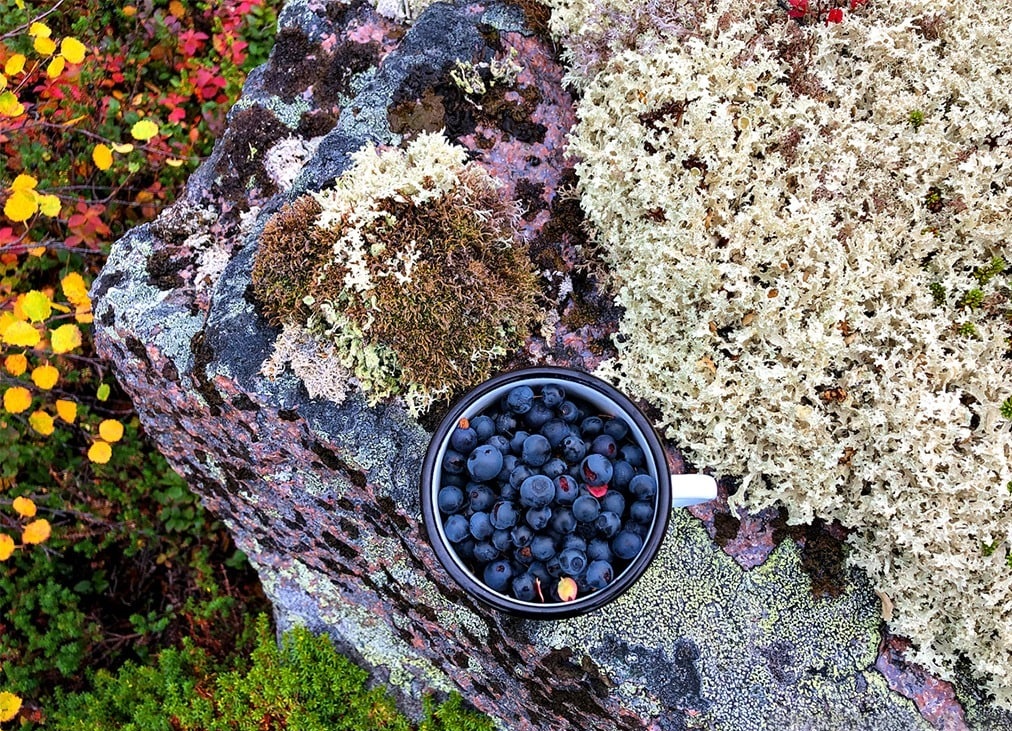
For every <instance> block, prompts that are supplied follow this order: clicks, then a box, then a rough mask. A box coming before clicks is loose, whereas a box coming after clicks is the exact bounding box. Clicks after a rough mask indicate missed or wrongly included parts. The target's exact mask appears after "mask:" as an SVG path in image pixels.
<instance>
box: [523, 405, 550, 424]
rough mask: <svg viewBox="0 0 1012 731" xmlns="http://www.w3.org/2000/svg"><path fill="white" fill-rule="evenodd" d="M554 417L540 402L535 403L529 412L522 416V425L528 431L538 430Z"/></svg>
mask: <svg viewBox="0 0 1012 731" xmlns="http://www.w3.org/2000/svg"><path fill="white" fill-rule="evenodd" d="M553 416H555V412H553V411H552V410H551V409H550V408H548V407H547V406H545V404H544V402H542V401H535V402H534V405H533V406H532V407H531V410H530V411H528V412H527V413H526V414H524V424H525V425H526V426H527V428H528V429H540V428H541V426H542V425H543V424H544V423H545V422H546V421H548V420H549V419H551V418H552V417H553Z"/></svg>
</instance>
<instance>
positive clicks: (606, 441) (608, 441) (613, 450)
mask: <svg viewBox="0 0 1012 731" xmlns="http://www.w3.org/2000/svg"><path fill="white" fill-rule="evenodd" d="M590 451H591V452H592V453H594V454H600V455H603V456H605V457H607V458H608V459H615V456H616V455H617V454H618V444H616V443H615V440H614V439H613V438H612V437H611V435H610V434H599V435H598V436H596V437H594V441H593V442H591V443H590Z"/></svg>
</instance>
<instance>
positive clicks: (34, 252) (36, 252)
mask: <svg viewBox="0 0 1012 731" xmlns="http://www.w3.org/2000/svg"><path fill="white" fill-rule="evenodd" d="M45 253H46V247H45V246H35V247H33V248H31V249H29V250H28V255H29V256H34V257H36V258H39V257H41V256H42V255H43V254H45Z"/></svg>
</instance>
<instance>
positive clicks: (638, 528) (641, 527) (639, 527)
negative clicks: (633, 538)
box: [625, 521, 650, 538]
mask: <svg viewBox="0 0 1012 731" xmlns="http://www.w3.org/2000/svg"><path fill="white" fill-rule="evenodd" d="M625 530H627V531H629V532H630V533H635V534H636V535H638V536H639V537H640V538H646V537H647V533H649V532H650V526H649V525H647V524H646V523H635V522H633V521H629V522H628V523H626V524H625Z"/></svg>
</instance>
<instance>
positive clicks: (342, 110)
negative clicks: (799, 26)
mask: <svg viewBox="0 0 1012 731" xmlns="http://www.w3.org/2000/svg"><path fill="white" fill-rule="evenodd" d="M525 7H527V8H528V10H530V9H531V8H532V7H533V5H532V4H530V3H526V4H525ZM544 20H545V19H544V17H537V18H535V17H529V18H525V15H524V13H523V12H522V11H521V10H520V8H519V7H517V6H513V5H505V4H498V3H488V4H478V3H471V4H465V3H459V4H456V5H448V4H443V3H434V4H432V5H430V6H429V7H428V8H427V9H426V10H425V12H424V13H422V14H421V15H420V16H419V17H418V18H417V20H416V21H415V22H414V23H413V24H412V25H411V26H410V27H405V26H402V25H398V24H396V23H394V22H392V21H390V20H388V19H386V18H385V17H383V16H381V15H379V14H377V13H376V12H375V11H374V10H373V9H372V8H371V7H370V6H368V5H366V4H362V3H353V4H349V5H343V4H339V3H334V2H332V3H326V4H325V3H321V2H312V1H310V0H305V1H302V0H297V1H295V2H292V3H290V4H289V5H288V6H287V7H286V8H285V10H284V11H283V13H282V14H281V21H280V26H281V27H280V31H279V35H278V41H277V46H276V48H275V51H274V54H273V56H272V59H271V61H270V63H268V64H267V65H266V66H265V67H264V68H261V69H259V70H258V71H257V72H255V73H253V74H252V75H251V76H250V78H249V81H248V82H247V86H246V89H245V92H244V95H243V97H242V99H241V100H240V101H239V103H238V104H237V105H236V107H235V109H234V110H233V111H232V113H231V114H230V117H229V124H228V129H227V131H226V133H225V134H224V136H223V137H222V139H221V140H219V142H218V144H217V146H216V148H215V151H214V153H213V154H212V156H211V158H210V159H209V160H208V161H207V162H206V163H204V165H202V166H201V168H200V169H199V170H198V171H197V172H196V173H195V174H194V175H193V177H192V178H191V181H190V184H189V186H188V188H187V190H186V193H185V195H184V196H183V198H182V199H181V200H180V201H179V202H177V203H176V204H175V205H174V206H172V207H171V208H169V209H168V210H166V211H165V212H164V213H163V214H162V215H161V216H160V217H159V219H158V220H157V221H156V222H154V223H153V224H151V225H148V226H142V227H139V228H137V229H135V230H134V231H132V232H130V233H129V234H128V235H127V236H126V237H124V238H123V239H122V240H121V241H119V242H118V243H117V244H116V245H115V247H114V248H113V251H112V253H111V255H110V257H109V260H108V262H107V264H106V267H105V269H104V271H103V273H102V275H101V277H100V278H99V279H98V280H97V281H96V283H95V286H94V290H93V295H94V298H95V302H96V305H95V310H96V343H97V346H98V348H99V351H100V352H101V353H102V354H103V355H104V356H105V357H107V358H109V359H110V360H111V361H113V363H114V364H115V367H116V371H117V373H118V375H119V378H120V381H121V382H122V383H123V385H124V386H125V387H126V388H127V389H128V390H129V392H130V393H131V395H132V397H133V398H134V402H135V405H136V407H137V410H138V413H139V414H140V417H141V419H142V421H143V423H144V426H145V428H146V430H147V432H148V433H149V434H150V435H151V436H152V438H153V439H155V440H156V442H157V443H158V446H159V447H160V449H161V450H162V451H163V452H164V453H165V454H166V456H167V457H168V458H169V460H170V461H171V463H172V465H173V466H174V467H175V468H176V469H177V470H178V471H179V472H180V473H181V474H183V475H184V476H185V477H186V478H187V479H188V481H189V482H190V484H191V486H192V487H193V489H194V490H196V491H197V492H198V493H199V494H200V495H201V496H202V498H203V500H204V502H205V503H206V504H207V505H208V507H210V508H211V509H212V510H214V511H215V512H216V514H217V515H219V516H220V517H221V519H222V520H223V521H224V522H225V523H226V524H227V525H228V526H229V528H230V529H231V531H232V533H233V534H234V536H235V539H236V542H237V544H238V545H239V547H240V548H241V549H242V550H243V551H245V552H246V553H247V555H249V557H250V559H251V561H252V562H253V563H254V564H255V565H256V567H257V568H258V570H259V571H260V575H261V578H262V580H263V583H264V586H265V589H266V591H267V593H268V595H269V596H270V598H271V599H272V601H273V602H274V606H275V610H276V614H277V619H278V622H279V625H280V627H281V628H282V629H284V628H286V627H288V626H290V625H292V624H295V623H300V624H306V625H308V626H310V627H311V628H312V629H313V630H316V631H320V632H326V633H328V634H329V635H331V636H332V637H333V638H334V640H335V641H336V642H337V643H338V645H339V647H340V648H341V649H342V650H343V651H345V652H347V653H349V654H350V655H351V656H353V657H354V658H356V659H357V660H358V661H359V662H361V663H362V664H363V665H364V666H366V667H368V668H369V669H371V670H372V671H373V672H374V673H375V675H376V677H377V679H379V680H381V681H385V682H389V683H390V684H391V685H392V686H393V688H394V690H395V691H396V693H397V694H398V697H399V698H400V699H401V701H402V702H403V704H404V705H405V707H406V708H409V709H411V708H414V709H415V710H417V709H418V707H419V706H418V702H419V698H420V697H421V696H422V695H423V694H426V693H430V692H435V693H446V692H449V691H453V690H459V691H461V692H462V693H463V695H464V696H465V698H467V699H468V701H470V702H471V703H473V704H474V705H475V706H476V707H477V708H479V709H480V710H482V711H484V712H486V713H489V714H490V715H492V716H493V717H494V718H495V719H496V720H497V722H498V723H499V725H500V726H501V727H502V728H506V729H515V730H523V729H546V730H547V729H553V730H556V729H559V730H565V729H584V728H594V729H642V728H652V729H682V728H690V727H692V728H712V729H735V730H737V729H767V728H769V729H774V728H775V729H807V728H820V729H824V728H869V729H872V728H873V729H904V730H906V729H914V728H928V727H929V723H928V721H926V720H925V719H924V717H922V716H921V715H920V714H919V713H918V707H917V706H916V705H915V703H914V702H911V701H910V700H909V698H911V697H913V698H915V701H916V698H917V694H918V693H921V692H922V691H921V690H919V688H921V687H922V686H923V683H921V684H920V685H918V682H917V679H916V678H912V676H911V674H910V673H909V672H907V671H906V670H905V669H904V668H903V667H901V662H900V661H898V660H896V659H895V657H894V656H897V653H898V652H899V651H898V650H897V646H894V645H890V646H889V648H888V653H889V657H888V658H886V659H885V660H883V655H882V654H881V653H880V652H879V644H880V642H881V640H882V638H881V635H880V603H879V600H878V598H877V597H876V595H875V594H874V593H873V592H872V591H871V589H870V587H869V585H868V583H867V581H866V580H865V579H864V578H862V576H861V575H860V574H857V573H854V574H850V575H848V574H846V573H845V572H842V573H833V572H832V571H830V568H831V567H829V566H822V564H825V563H827V561H828V562H830V563H834V564H835V565H837V568H838V566H839V550H840V549H839V536H838V535H835V536H834V535H833V534H832V531H829V532H826V531H821V532H820V531H817V530H814V529H813V531H812V532H811V533H810V534H804V535H802V534H794V533H790V531H789V530H788V529H787V528H786V524H785V523H784V521H783V520H782V519H778V518H777V517H776V516H772V515H771V516H766V517H761V518H759V519H756V520H751V519H749V518H747V517H745V518H743V519H740V520H739V518H733V517H730V514H729V513H728V509H727V506H726V502H722V503H720V504H718V505H715V506H709V507H707V508H706V509H703V510H700V511H697V515H698V516H699V517H693V516H692V515H690V514H689V513H688V512H685V511H679V512H678V513H677V514H676V515H674V517H673V520H672V521H671V525H670V529H669V535H668V536H667V538H666V541H665V543H664V546H663V549H662V551H661V553H660V555H659V556H658V557H657V559H656V561H655V562H654V564H653V565H652V567H651V568H650V569H649V571H648V572H647V573H646V574H645V575H644V577H643V578H642V579H641V580H640V581H639V582H638V584H637V585H636V586H635V588H634V589H633V590H632V591H630V592H629V593H628V594H627V595H626V596H624V597H622V598H621V599H619V600H618V601H616V602H614V603H613V604H612V605H610V606H608V607H607V608H605V609H603V610H600V611H598V612H596V613H594V614H591V615H587V616H584V617H581V618H576V619H571V620H566V621H561V622H553V623H543V624H538V623H533V622H529V621H521V620H518V619H515V618H512V617H508V616H503V615H499V614H496V613H493V612H491V611H489V610H487V609H485V608H484V607H482V606H481V605H479V604H477V603H476V602H475V601H474V600H473V599H471V598H470V597H468V596H467V595H465V594H463V593H462V592H461V591H460V590H459V589H458V588H457V586H456V585H455V584H454V583H453V582H452V581H451V580H450V578H449V577H448V575H447V574H446V573H445V572H444V571H443V570H442V568H441V567H440V565H439V564H438V562H437V560H436V558H435V556H434V554H433V552H432V551H431V550H430V548H429V546H428V543H427V540H426V536H425V535H424V534H423V532H422V529H421V521H420V516H419V498H418V486H417V485H418V477H419V469H420V465H421V460H422V456H423V453H424V450H425V448H426V446H427V442H428V438H429V432H428V431H427V425H430V424H431V423H432V422H433V421H434V420H435V419H438V418H439V416H440V415H441V414H440V408H441V407H440V406H439V405H438V404H437V405H436V406H434V407H433V408H432V410H431V412H430V413H428V414H425V415H423V417H422V418H421V420H416V419H414V418H412V417H411V416H409V414H408V412H407V410H406V409H405V405H404V402H403V401H402V400H399V398H397V397H393V398H389V399H384V400H380V401H379V402H378V403H376V404H375V405H369V402H368V400H367V398H366V397H365V396H364V395H363V393H362V391H361V389H360V388H359V387H358V386H357V385H356V383H355V381H354V380H353V379H351V378H350V377H349V375H348V372H347V371H344V370H342V368H341V366H340V365H339V364H338V363H337V360H338V359H337V354H336V353H335V350H334V348H335V346H334V344H333V342H330V343H328V342H322V341H318V340H315V339H314V338H313V337H312V336H311V334H308V333H306V332H305V331H304V330H299V329H297V328H292V327H291V326H285V327H284V328H280V327H278V326H277V324H272V323H271V322H270V321H269V318H268V317H267V316H266V313H265V312H264V311H263V309H262V303H258V301H257V298H256V296H255V294H254V287H253V281H252V274H253V268H254V260H255V258H256V255H257V252H258V251H259V249H260V247H261V246H262V245H263V243H264V240H265V239H266V238H269V237H271V236H277V235H279V227H280V226H288V225H295V226H297V225H300V221H302V220H303V219H306V218H308V217H312V216H315V215H317V213H318V211H317V208H321V207H320V206H319V204H318V203H317V204H315V206H314V203H311V202H310V201H315V200H316V199H314V198H312V197H306V194H312V193H319V192H320V191H322V190H325V189H327V188H332V187H333V186H334V184H335V181H337V180H338V179H339V178H340V177H341V175H342V174H343V173H344V172H345V171H347V170H348V169H349V168H350V166H351V165H352V155H353V154H354V153H356V152H357V151H359V150H361V149H363V148H364V147H366V146H367V145H375V146H379V147H380V148H384V149H392V148H394V147H406V146H407V143H408V142H410V140H412V139H416V138H418V136H419V135H421V134H423V133H436V132H440V131H442V133H443V134H444V135H445V136H446V138H447V139H448V140H449V141H450V142H452V143H453V144H455V145H459V146H461V147H463V148H464V149H465V150H467V155H468V159H469V160H470V162H469V163H468V164H469V165H471V164H473V165H478V166H480V167H481V168H482V169H483V170H484V171H485V173H486V174H487V175H489V176H491V178H494V179H495V180H497V181H498V183H499V185H500V188H499V190H500V191H501V193H502V195H504V196H506V197H507V198H508V199H509V200H512V201H515V203H516V204H517V206H518V207H519V212H520V218H519V221H518V223H517V225H518V227H519V229H521V230H522V231H523V235H524V237H525V238H526V242H527V255H528V256H529V258H530V261H531V263H532V265H533V269H534V271H535V272H536V274H537V280H538V286H539V288H540V290H541V294H540V298H541V299H540V301H541V303H542V305H541V306H542V308H543V312H542V313H541V314H542V321H541V324H540V325H539V326H538V328H537V329H536V330H535V331H532V332H529V333H527V334H526V335H527V336H526V339H525V340H524V342H523V345H522V347H519V348H516V349H514V350H513V351H512V352H510V353H508V354H507V355H506V356H504V357H500V358H498V359H496V360H494V361H490V363H491V365H493V366H494V368H496V369H506V368H510V367H515V366H519V365H529V364H544V363H551V364H560V365H568V366H572V367H576V368H581V369H584V370H588V371H591V370H594V369H595V368H596V367H597V365H598V364H599V363H600V362H601V360H602V359H604V358H606V357H609V356H611V355H613V354H614V351H613V349H612V345H611V342H610V339H609V336H610V335H611V334H612V333H613V332H614V331H615V329H616V323H617V320H618V316H619V313H618V310H617V309H616V308H615V307H614V305H613V304H612V302H611V300H610V299H609V297H608V295H607V294H606V293H605V292H604V291H603V290H602V287H601V281H602V279H603V277H604V276H605V274H604V273H603V272H602V270H601V265H600V264H599V263H596V262H594V261H593V260H592V259H591V258H590V255H589V254H588V251H589V250H590V249H589V247H587V246H586V242H585V240H584V239H583V236H582V227H581V221H582V219H581V215H580V211H579V206H578V204H577V203H576V202H575V201H574V200H573V199H572V197H571V196H570V195H569V194H568V191H571V190H572V189H573V185H574V182H575V178H574V175H573V171H572V164H573V163H572V162H571V161H569V160H567V159H566V158H565V157H564V148H565V136H566V134H567V132H568V130H569V129H570V128H571V127H572V125H573V123H574V117H573V100H572V99H571V98H570V95H569V93H568V92H567V91H566V89H565V87H564V85H563V83H562V75H563V69H562V67H561V66H560V64H559V63H558V61H557V59H556V57H555V56H554V55H553V50H552V44H551V42H550V41H549V40H548V39H547V38H545V37H543V36H540V35H538V33H537V32H535V30H534V29H535V28H541V27H543V24H544ZM493 80H495V81H496V83H491V82H492V81H493ZM299 201H301V203H299ZM285 206H289V207H288V208H286V207H285ZM321 210H322V208H321ZM270 221H273V222H274V223H273V224H268V222H270ZM272 226H273V228H272ZM300 242H301V243H300ZM295 243H296V244H298V245H305V246H311V245H312V241H311V238H310V237H306V238H305V239H297V240H295ZM296 269H297V268H296ZM293 271H294V270H293ZM295 274H298V272H297V271H296V272H295ZM300 276H301V275H300ZM331 360H333V361H334V369H333V370H332V371H327V370H326V369H320V368H318V367H317V366H318V364H319V362H321V361H322V362H323V363H329V362H331ZM670 458H671V463H672V465H673V467H674V468H675V469H681V459H680V457H679V455H678V452H677V451H676V450H675V449H674V447H672V448H671V450H670ZM725 497H726V496H725ZM750 521H751V522H750ZM750 526H751V527H755V528H756V529H755V530H754V531H753V532H752V535H755V536H759V537H760V538H761V539H762V540H752V541H751V545H752V549H747V546H748V545H749V544H750V541H749V539H748V538H747V537H746V532H747V530H748V529H750ZM833 541H836V543H835V544H834V543H833ZM834 545H835V546H836V549H834V548H833V546H834ZM722 547H723V548H722ZM743 547H746V548H743ZM745 554H748V557H747V558H743V556H744V555H745ZM820 566H821V568H820ZM819 571H822V573H821V574H819ZM813 576H815V578H813ZM827 576H828V577H829V579H827V578H826V577H827ZM813 582H814V583H813ZM824 583H825V584H827V585H831V587H830V588H831V590H825V587H823V584H824ZM921 705H924V704H923V703H921ZM975 707H977V708H981V709H986V704H984V703H983V702H981V703H980V704H979V705H978V706H975ZM932 708H933V710H932V713H934V714H935V715H934V716H932V722H933V723H934V722H937V723H943V724H949V726H947V727H950V728H957V727H959V724H960V723H962V722H963V718H964V716H963V713H962V711H961V709H960V708H959V706H958V705H956V704H955V703H954V702H951V699H949V700H947V701H946V703H943V704H942V705H941V706H938V705H935V706H933V707H932ZM939 708H942V710H941V711H939V710H938V709H939ZM984 712H985V711H979V713H981V714H982V713H984ZM982 717H983V716H982ZM938 719H941V720H940V721H939V720H938Z"/></svg>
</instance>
